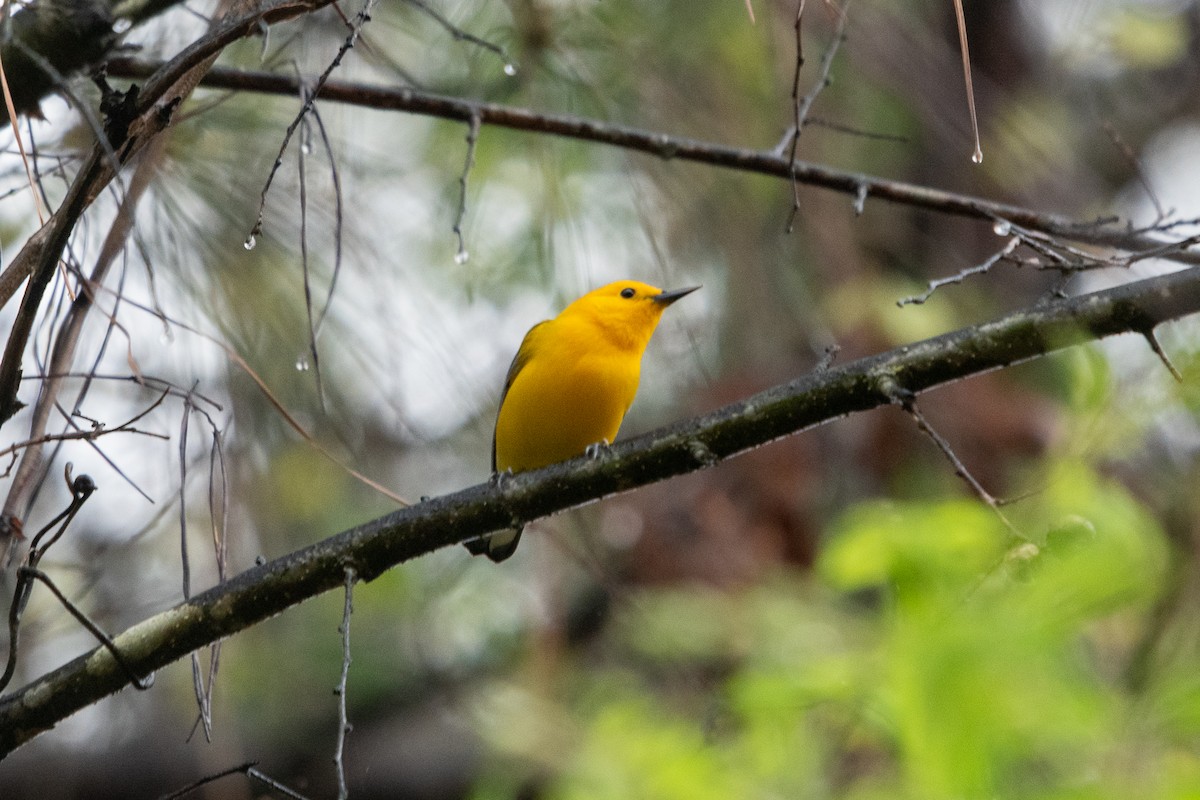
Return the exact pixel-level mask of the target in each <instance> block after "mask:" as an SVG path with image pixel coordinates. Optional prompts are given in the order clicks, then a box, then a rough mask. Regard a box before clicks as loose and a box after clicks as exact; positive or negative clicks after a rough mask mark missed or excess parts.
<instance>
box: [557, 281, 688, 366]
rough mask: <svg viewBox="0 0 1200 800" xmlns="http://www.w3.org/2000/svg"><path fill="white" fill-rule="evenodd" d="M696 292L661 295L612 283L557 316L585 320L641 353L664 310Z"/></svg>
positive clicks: (641, 286)
mask: <svg viewBox="0 0 1200 800" xmlns="http://www.w3.org/2000/svg"><path fill="white" fill-rule="evenodd" d="M699 288H700V287H699V286H691V287H688V288H687V289H675V290H672V291H663V290H662V289H659V288H658V287H657V286H651V285H650V284H648V283H642V282H640V281H616V282H614V283H610V284H608V285H607V286H601V287H600V288H599V289H595V290H593V291H591V292H588V293H587V294H585V295H584V296H583V297H581V298H579V299H578V300H576V301H575V302H574V303H571V305H569V306H567V307H566V308H565V309H563V311H562V314H560V315H559V316H560V317H561V316H572V317H579V318H581V319H586V320H588V321H589V322H591V323H593V324H595V325H597V326H598V327H599V328H601V329H602V330H603V331H604V332H605V334H606V335H608V336H609V337H610V338H612V339H613V340H614V341H616V342H618V343H620V344H621V345H623V346H629V347H635V348H638V349H642V348H645V346H646V343H647V342H649V341H650V336H651V334H653V333H654V328H655V327H656V326H657V325H658V320H659V318H660V317H661V316H662V312H663V311H664V310H665V309H666V307H667V306H669V305H671V303H674V302H675V301H676V300H678V299H679V298H681V297H683V296H684V295H686V294H689V293H691V292H694V291H696V290H697V289H699Z"/></svg>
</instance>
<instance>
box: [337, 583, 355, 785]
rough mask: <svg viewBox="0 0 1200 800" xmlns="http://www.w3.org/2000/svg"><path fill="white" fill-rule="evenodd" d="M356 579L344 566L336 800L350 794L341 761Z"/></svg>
mask: <svg viewBox="0 0 1200 800" xmlns="http://www.w3.org/2000/svg"><path fill="white" fill-rule="evenodd" d="M357 580H358V574H357V573H356V572H355V571H354V567H346V583H345V587H346V600H345V603H344V604H343V606H342V624H341V627H339V628H338V631H340V632H341V634H342V674H341V677H340V678H339V679H338V685H337V687H336V688H335V689H334V690H333V693H334V694H336V695H337V698H338V735H337V746H336V747H335V748H334V751H333V764H334V767H335V768H336V769H337V783H338V800H346V798H348V797H349V796H350V792H349V790H348V789H347V788H346V765H345V763H343V761H342V755H343V754H344V752H345V749H346V735H347V734H348V733H350V731H351V729H352V727H351V725H350V720H349V718H348V717H347V716H346V682H347V679H348V678H349V677H350V615H351V614H353V613H354V583H355V581H357Z"/></svg>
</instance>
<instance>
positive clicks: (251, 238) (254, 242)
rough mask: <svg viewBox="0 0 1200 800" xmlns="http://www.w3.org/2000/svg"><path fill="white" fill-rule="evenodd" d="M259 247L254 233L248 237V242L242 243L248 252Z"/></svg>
mask: <svg viewBox="0 0 1200 800" xmlns="http://www.w3.org/2000/svg"><path fill="white" fill-rule="evenodd" d="M257 245H258V239H256V238H255V237H254V234H253V233H252V234H250V235H249V236H247V237H246V241H244V242H242V247H244V248H246V249H247V250H253V249H254V248H255V246H257Z"/></svg>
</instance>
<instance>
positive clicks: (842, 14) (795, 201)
mask: <svg viewBox="0 0 1200 800" xmlns="http://www.w3.org/2000/svg"><path fill="white" fill-rule="evenodd" d="M849 8H850V0H846V2H845V3H844V4H843V5H842V8H841V9H840V11H839V12H838V23H837V28H836V29H835V30H834V32H833V39H832V41H830V43H829V47H828V48H827V49H826V50H825V55H824V56H823V57H822V58H821V66H820V68H819V69H818V70H817V80H816V82H815V83H814V84H813V87H812V89H811V90H810V91H809V93H808V94H806V95H804V97H800V65H801V64H802V63H803V61H804V59H803V56H802V55H801V53H800V46H801V45H800V18H801V15H802V14H803V13H804V0H801V2H800V8H799V10H798V11H797V13H796V77H795V80H794V82H793V84H792V102H793V105H794V109H795V117H794V119H793V120H792V124H793V125H794V126H795V133H794V134H793V135H792V148H791V153H790V155H789V159H788V160H789V162H790V164H791V166H792V168H793V172H794V171H795V166H796V163H797V162H796V152H797V150H798V149H799V145H800V132H801V131H802V130H803V129H804V126H805V125H806V124H807V123H808V112H809V111H811V110H812V107H813V103H815V102H817V97H818V96H820V94H821V92H822V91H823V90H824V89H825V88H826V87H828V86H829V85H830V83H832V81H831V80H830V77H829V75H830V72H831V71H832V70H833V60H834V58H835V57H836V56H837V52H838V48H840V47H841V46H842V43H843V42H845V41H846V23H847V20H849ZM799 213H800V190H799V183H798V181H796V180H795V179H793V180H792V210H791V212H790V213H789V214H788V221H787V232H788V233H791V232H792V230H793V228H794V227H795V225H796V216H797V215H798V214H799ZM859 213H862V212H859Z"/></svg>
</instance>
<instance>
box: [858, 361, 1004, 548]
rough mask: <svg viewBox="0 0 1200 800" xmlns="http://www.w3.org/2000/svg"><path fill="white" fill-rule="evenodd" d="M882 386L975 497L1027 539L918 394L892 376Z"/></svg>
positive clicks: (889, 397)
mask: <svg viewBox="0 0 1200 800" xmlns="http://www.w3.org/2000/svg"><path fill="white" fill-rule="evenodd" d="M880 388H881V390H882V391H883V392H884V394H886V395H887V397H888V399H889V400H891V402H892V403H893V404H894V405H897V406H900V407H901V408H902V409H904V411H905V413H907V414H908V415H909V416H910V417H912V419H913V421H914V422H915V423H917V428H918V429H919V430H920V431H921V433H923V434H925V435H926V436H928V437H929V440H930V441H932V442H933V443H934V445H936V446H937V449H938V450H940V451H941V453H942V455H943V456H945V458H946V460H947V461H949V462H950V465H951V466H952V467H953V468H954V474H955V475H957V476H958V477H960V478H962V480H963V481H964V482H965V483H966V484H967V486H969V487H970V488H971V491H972V492H974V493H975V496H976V497H978V498H979V500H980V501H981V502H983V504H984V505H986V506H987V507H988V508H990V509H992V511H993V512H994V513H995V514H996V516H997V517H999V519H1000V521H1001V522H1003V523H1004V527H1006V528H1008V530H1009V532H1010V533H1012V534H1013V536H1015V537H1017V538H1018V539H1021V540H1024V539H1025V538H1026V537H1025V535H1024V534H1022V533H1021V532H1020V531H1019V530H1018V529H1017V527H1016V526H1015V525H1013V524H1012V522H1011V521H1009V519H1008V517H1007V516H1005V514H1004V512H1003V511H1001V510H1000V506H1001V505H1002V503H1001V502H1000V501H999V500H997V499H996V498H995V497H994V496H993V495H992V494H991V492H989V491H988V490H987V489H985V488H983V484H982V483H980V482H979V480H978V479H977V478H976V477H975V476H974V475H973V474H971V471H970V470H969V469H967V465H966V464H964V463H963V462H962V459H960V458H959V457H958V454H957V453H955V452H954V448H953V447H951V446H950V442H948V441H946V438H945V437H944V436H942V435H941V434H940V433H938V431H937V429H936V428H934V427H933V425H931V424H929V420H928V419H926V418H925V415H924V414H922V413H921V409H920V408H919V407H918V406H917V396H916V394H915V393H914V392H911V391H909V390H908V389H905V388H904V387H903V386H901V385H900V384H899V383H897V382H896V380H895V379H894V378H892V377H890V376H888V377H886V378H884V379H883V380H881V381H880Z"/></svg>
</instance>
